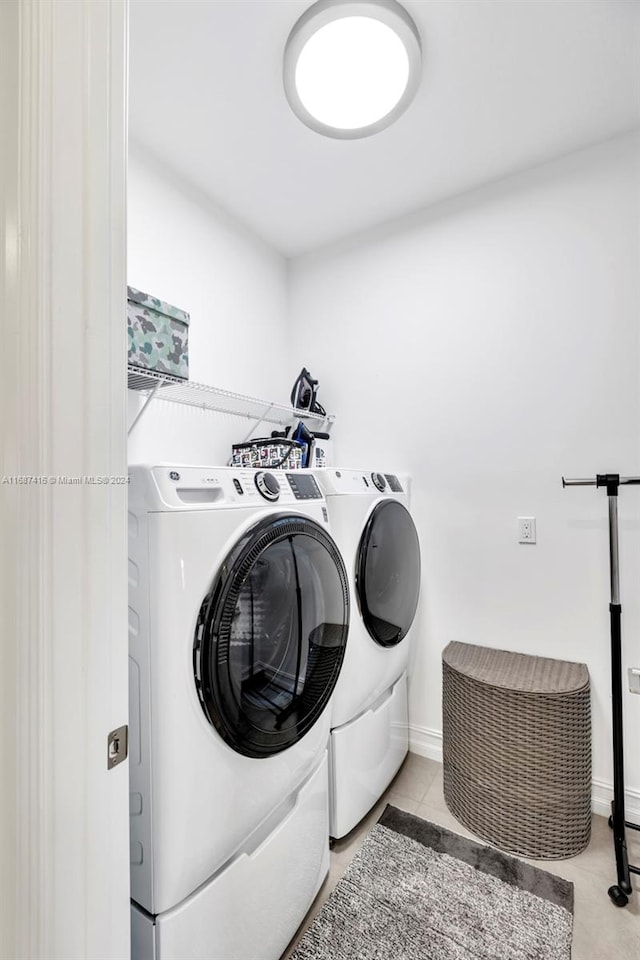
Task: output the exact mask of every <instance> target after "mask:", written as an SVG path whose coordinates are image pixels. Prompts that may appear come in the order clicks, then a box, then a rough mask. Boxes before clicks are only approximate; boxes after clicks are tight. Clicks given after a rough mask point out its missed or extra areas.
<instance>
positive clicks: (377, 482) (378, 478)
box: [371, 473, 387, 490]
mask: <svg viewBox="0 0 640 960" xmlns="http://www.w3.org/2000/svg"><path fill="white" fill-rule="evenodd" d="M371 479H372V480H373V485H374V487H377V489H378V490H384V488H385V487H386V485H387V481H386V480H385V478H384V477H383V476H382V474H381V473H372V474H371Z"/></svg>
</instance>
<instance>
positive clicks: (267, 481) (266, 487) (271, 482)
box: [256, 470, 280, 502]
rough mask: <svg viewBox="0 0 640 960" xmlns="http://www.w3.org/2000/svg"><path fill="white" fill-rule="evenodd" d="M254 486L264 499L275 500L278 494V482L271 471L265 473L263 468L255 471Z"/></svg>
mask: <svg viewBox="0 0 640 960" xmlns="http://www.w3.org/2000/svg"><path fill="white" fill-rule="evenodd" d="M256 487H257V488H258V490H259V492H260V493H261V494H262V496H263V497H264V498H265V500H270V501H271V502H275V501H276V500H277V499H278V497H279V496H280V484H279V483H278V481H277V480H276V478H275V477H274V475H273V474H272V473H265V472H264V471H263V470H260V471H259V472H258V473H256Z"/></svg>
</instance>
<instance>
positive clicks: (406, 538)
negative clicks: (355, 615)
mask: <svg viewBox="0 0 640 960" xmlns="http://www.w3.org/2000/svg"><path fill="white" fill-rule="evenodd" d="M356 591H357V594H358V602H359V604H360V613H361V614H362V619H363V621H364V624H365V626H366V628H367V630H368V632H369V634H370V635H371V636H372V637H373V639H374V640H375V641H376V643H379V644H380V645H381V646H383V647H391V646H394V645H395V644H397V643H400V641H401V640H402V639H403V638H404V637H405V636H406V635H407V633H408V631H409V627H410V626H411V624H412V623H413V618H414V617H415V614H416V608H417V606H418V596H419V594H420V545H419V543H418V534H417V532H416V528H415V525H414V522H413V520H412V519H411V515H410V513H409V511H408V510H407V509H406V508H405V507H404V506H403V505H402V504H401V503H399V502H398V501H397V500H391V499H389V500H383V501H381V502H380V503H379V504H377V506H375V507H374V509H373V510H372V511H371V514H370V516H369V519H368V520H367V524H366V526H365V528H364V532H363V534H362V537H361V538H360V546H359V548H358V556H357V558H356Z"/></svg>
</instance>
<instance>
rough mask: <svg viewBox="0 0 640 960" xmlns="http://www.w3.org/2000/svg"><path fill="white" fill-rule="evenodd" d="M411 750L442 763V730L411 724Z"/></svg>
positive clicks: (420, 755)
mask: <svg viewBox="0 0 640 960" xmlns="http://www.w3.org/2000/svg"><path fill="white" fill-rule="evenodd" d="M409 750H410V752H411V753H417V754H418V756H419V757H427V759H429V760H437V762H438V763H442V731H441V730H430V729H429V728H428V727H417V726H414V725H413V724H411V723H410V724H409Z"/></svg>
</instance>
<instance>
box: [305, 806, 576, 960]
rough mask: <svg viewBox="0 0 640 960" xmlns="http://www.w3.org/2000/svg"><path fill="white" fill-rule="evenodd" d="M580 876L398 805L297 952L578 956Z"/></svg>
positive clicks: (556, 959)
mask: <svg viewBox="0 0 640 960" xmlns="http://www.w3.org/2000/svg"><path fill="white" fill-rule="evenodd" d="M572 927H573V884H571V883H569V882H568V881H566V880H562V879H561V878H560V877H555V876H553V874H550V873H547V872H546V871H544V870H540V869H538V868H537V867H532V866H529V865H528V864H525V863H522V862H521V861H519V860H516V859H515V858H514V857H510V856H508V855H507V854H503V853H501V852H500V851H498V850H494V849H493V848H491V847H486V846H484V845H482V844H479V843H475V842H474V841H472V840H466V839H465V838H464V837H460V836H458V835H457V834H455V833H452V832H451V831H450V830H445V829H444V828H443V827H438V826H436V825H434V824H432V823H428V822H427V821H426V820H421V819H420V818H419V817H415V816H413V815H412V814H409V813H404V812H403V811H402V810H397V809H396V808H395V807H391V806H388V807H387V808H386V810H385V812H384V813H383V815H382V817H381V818H380V821H379V822H378V824H376V826H375V827H374V828H373V830H372V831H371V832H370V833H369V834H368V835H367V837H366V838H365V840H364V843H363V844H362V847H361V848H360V851H359V852H358V853H357V854H356V856H355V857H354V859H353V860H352V862H351V864H350V866H349V867H348V869H347V871H346V873H345V874H344V876H343V877H342V878H341V879H340V880H339V881H338V884H337V885H336V888H335V889H334V891H333V893H332V894H331V896H330V897H329V899H328V900H327V902H326V903H325V904H324V906H323V907H322V910H321V911H320V913H319V914H318V916H317V917H316V918H315V920H314V921H313V923H312V924H311V926H310V927H309V929H308V930H307V932H306V933H305V935H304V937H303V938H302V940H301V941H300V943H299V944H298V946H297V948H296V950H295V952H294V953H293V955H292V958H291V960H570V956H571V934H572Z"/></svg>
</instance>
